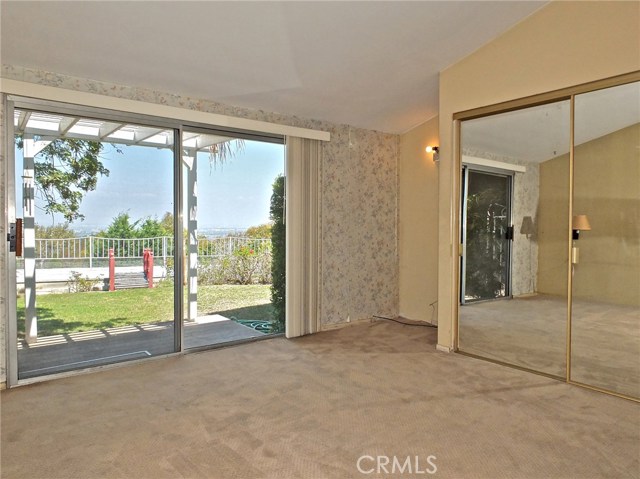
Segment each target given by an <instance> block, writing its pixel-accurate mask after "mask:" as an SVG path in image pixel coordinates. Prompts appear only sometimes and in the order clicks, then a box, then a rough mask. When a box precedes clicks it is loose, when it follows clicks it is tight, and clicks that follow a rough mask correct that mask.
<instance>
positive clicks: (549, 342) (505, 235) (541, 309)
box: [458, 100, 570, 378]
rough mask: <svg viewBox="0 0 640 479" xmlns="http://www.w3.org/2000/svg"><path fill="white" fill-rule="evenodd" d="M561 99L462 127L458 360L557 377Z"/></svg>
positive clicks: (563, 241)
mask: <svg viewBox="0 0 640 479" xmlns="http://www.w3.org/2000/svg"><path fill="white" fill-rule="evenodd" d="M569 125H570V113H569V101H568V100H567V101H562V102H555V103H550V104H547V105H542V106H536V107H531V108H525V109H521V110H516V111H511V112H507V113H502V114H497V115H492V116H488V117H483V118H478V119H473V120H467V121H464V122H462V125H461V151H462V163H463V171H462V174H463V178H462V186H463V187H462V189H461V190H462V195H461V196H462V198H461V226H462V227H461V243H462V244H463V248H462V255H461V262H460V263H461V264H460V267H461V271H460V278H461V282H460V304H461V306H460V315H459V323H458V347H459V350H460V351H462V352H466V353H470V354H474V355H478V356H482V357H484V358H488V359H493V360H497V361H501V362H504V363H508V364H512V365H515V366H519V367H524V368H527V369H531V370H535V371H538V372H542V373H545V374H548V375H552V376H557V377H561V378H564V377H565V376H566V324H567V294H568V265H569V253H568V242H569V237H568V235H569V225H568V221H569V189H568V185H569V181H568V175H569V158H568V152H569V147H570V141H569V133H570V129H569Z"/></svg>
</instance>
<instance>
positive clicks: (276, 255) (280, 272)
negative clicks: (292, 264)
mask: <svg viewBox="0 0 640 479" xmlns="http://www.w3.org/2000/svg"><path fill="white" fill-rule="evenodd" d="M284 199H285V198H284V176H282V175H279V176H277V177H276V179H275V181H274V182H273V194H272V195H271V208H270V212H269V216H270V219H271V221H273V225H272V226H271V248H272V253H271V254H272V256H271V278H272V282H271V303H272V304H273V323H272V324H273V326H272V332H274V333H280V332H283V331H284V329H285V300H286V291H285V288H286V265H287V262H286V226H285V223H284Z"/></svg>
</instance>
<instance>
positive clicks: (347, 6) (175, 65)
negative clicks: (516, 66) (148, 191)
mask: <svg viewBox="0 0 640 479" xmlns="http://www.w3.org/2000/svg"><path fill="white" fill-rule="evenodd" d="M545 3H547V2H543V1H535V2H521V1H518V2H504V1H495V2H482V1H464V2H456V1H443V2H435V1H425V2H213V1H210V2H202V1H200V2H182V1H170V2H150V1H129V2H112V1H102V2H54V1H46V2H13V1H6V0H4V1H2V2H1V3H0V15H1V17H2V19H1V29H0V33H1V50H0V55H1V59H2V63H4V64H10V65H19V66H24V67H29V68H38V69H44V70H48V71H53V72H58V73H63V74H67V75H73V76H78V77H82V78H90V79H96V80H103V81H107V82H113V83H119V84H124V85H132V86H139V87H146V88H152V89H157V90H161V91H166V92H170V93H177V94H182V95H188V96H192V97H196V98H206V99H211V100H216V101H219V102H223V103H227V104H230V105H235V106H241V107H249V108H254V109H262V110H266V111H272V112H279V113H285V114H289V115H298V116H301V117H306V118H313V119H321V120H327V121H331V122H335V123H347V124H351V125H354V126H358V127H362V128H370V129H375V130H381V131H386V132H392V133H401V132H404V131H406V130H408V129H410V128H412V127H413V126H415V125H417V124H420V123H422V122H424V121H425V120H427V119H429V118H431V117H433V116H435V115H436V114H437V113H438V73H439V72H440V71H442V70H443V69H445V68H446V67H448V66H450V65H452V64H454V63H456V62H457V61H459V60H460V59H462V58H463V57H464V56H466V55H468V54H470V53H471V52H473V51H475V50H476V49H478V48H479V47H480V46H482V45H483V44H485V43H487V42H489V41H491V40H492V39H494V38H495V37H497V36H498V35H500V34H501V33H503V32H504V31H506V30H508V29H509V28H510V27H512V26H513V25H514V24H516V23H517V22H519V21H521V20H522V19H523V18H525V17H526V16H528V15H530V14H531V13H532V12H534V11H535V10H537V9H538V8H540V7H541V6H543V5H544V4H545ZM532 41H533V39H532Z"/></svg>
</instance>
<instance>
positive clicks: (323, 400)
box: [1, 322, 640, 479]
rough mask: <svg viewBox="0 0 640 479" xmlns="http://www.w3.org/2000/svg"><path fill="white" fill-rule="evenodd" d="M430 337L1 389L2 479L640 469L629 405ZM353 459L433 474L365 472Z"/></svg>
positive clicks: (297, 346) (348, 342)
mask: <svg viewBox="0 0 640 479" xmlns="http://www.w3.org/2000/svg"><path fill="white" fill-rule="evenodd" d="M435 333H436V331H435V330H434V329H429V328H421V327H411V326H403V325H399V324H396V323H389V322H376V323H373V324H370V323H366V324H361V325H354V326H352V327H348V328H344V329H341V330H336V331H331V332H326V333H321V334H317V335H314V336H309V337H305V338H301V339H298V340H286V339H283V338H276V339H270V340H265V341H261V342H258V343H252V344H248V345H244V346H237V347H233V348H227V349H222V350H216V351H208V352H203V353H197V354H190V355H185V356H180V357H175V358H170V359H160V360H155V361H149V362H146V363H144V364H140V365H135V366H132V365H129V366H125V367H122V368H117V369H113V370H109V371H103V372H100V373H96V374H89V375H83V376H77V377H73V378H67V379H61V380H56V381H51V382H48V383H41V384H37V385H32V386H27V387H22V388H17V389H13V390H8V391H3V392H2V395H1V400H2V411H1V419H2V425H1V432H2V450H1V466H2V477H3V478H7V479H9V478H18V477H20V478H74V477H77V478H102V477H108V478H116V477H127V478H154V479H155V478H164V477H166V478H179V477H194V478H195V477H209V478H243V479H250V478H259V477H265V478H276V477H278V478H364V477H423V478H424V477H443V478H492V479H493V478H544V477H547V478H570V477H575V478H600V477H610V478H624V477H628V478H630V477H640V465H639V457H638V456H639V451H640V406H638V404H636V403H633V402H630V401H626V400H623V399H618V398H615V397H611V396H607V395H604V394H600V393H596V392H592V391H588V390H584V389H581V388H578V387H575V386H569V385H567V384H563V383H561V382H558V381H554V380H551V379H547V378H545V377H542V376H536V375H533V374H529V373H525V372H521V371H517V370H514V369H510V368H506V367H503V366H499V365H495V364H492V363H489V362H486V361H481V360H476V359H473V358H469V357H465V356H462V355H457V354H446V353H440V352H436V351H435V349H434V346H435ZM362 455H369V456H378V455H381V456H393V455H396V456H398V458H399V459H401V460H404V459H405V458H406V457H407V456H411V457H413V456H418V457H419V462H420V464H421V466H420V467H421V468H423V469H424V468H426V467H425V466H426V465H427V458H428V456H430V455H432V456H435V457H436V459H435V461H434V462H435V464H436V466H437V473H436V474H435V475H434V476H429V475H426V474H421V475H416V474H413V475H410V474H407V473H405V474H396V475H391V474H390V475H386V474H381V475H378V474H368V475H367V474H361V473H359V472H358V470H357V468H356V463H357V460H358V458H359V457H360V456H362ZM362 464H364V466H369V465H370V464H371V463H369V462H364V463H362Z"/></svg>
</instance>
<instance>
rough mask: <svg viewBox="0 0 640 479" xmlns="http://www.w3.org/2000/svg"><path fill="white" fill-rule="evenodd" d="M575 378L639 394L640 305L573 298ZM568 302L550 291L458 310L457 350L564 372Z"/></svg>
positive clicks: (537, 369)
mask: <svg viewBox="0 0 640 479" xmlns="http://www.w3.org/2000/svg"><path fill="white" fill-rule="evenodd" d="M572 318H573V325H572V331H571V333H572V334H571V338H572V341H571V344H572V346H571V348H572V350H571V351H572V354H571V368H572V371H571V377H572V379H573V380H575V381H578V382H582V383H585V384H590V385H593V386H597V387H601V388H605V389H609V390H613V391H616V392H619V393H621V394H626V395H628V396H633V397H639V398H640V309H638V308H637V307H633V306H623V305H613V304H606V303H598V302H593V301H585V300H574V302H573V314H572ZM566 327H567V300H566V298H560V297H556V296H549V295H537V296H530V297H525V298H516V299H506V300H499V301H487V302H482V303H475V304H474V303H471V304H468V305H465V306H462V307H461V308H460V329H459V331H460V339H459V347H460V350H462V351H466V352H469V353H472V354H476V355H478V356H482V357H486V358H491V359H496V360H499V361H503V362H506V363H509V364H515V365H517V366H523V367H526V368H530V369H534V370H536V371H541V372H544V373H547V374H553V375H556V376H560V377H565V375H566V334H567V333H566Z"/></svg>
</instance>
